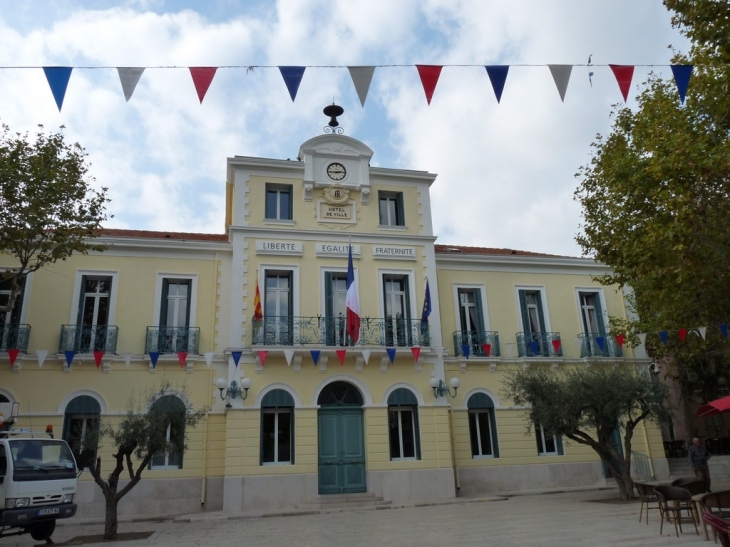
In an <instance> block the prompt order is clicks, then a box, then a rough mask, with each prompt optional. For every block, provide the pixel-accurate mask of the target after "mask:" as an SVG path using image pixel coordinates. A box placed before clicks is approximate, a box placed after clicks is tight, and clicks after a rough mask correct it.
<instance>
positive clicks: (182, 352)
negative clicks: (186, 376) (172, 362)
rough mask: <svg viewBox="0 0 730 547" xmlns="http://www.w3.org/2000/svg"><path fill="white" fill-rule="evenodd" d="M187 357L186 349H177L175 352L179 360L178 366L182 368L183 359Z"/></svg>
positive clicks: (183, 364)
mask: <svg viewBox="0 0 730 547" xmlns="http://www.w3.org/2000/svg"><path fill="white" fill-rule="evenodd" d="M187 358H188V352H187V351H178V352H177V360H178V361H180V368H183V367H184V366H185V361H186V359H187Z"/></svg>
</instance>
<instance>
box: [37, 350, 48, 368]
mask: <svg viewBox="0 0 730 547" xmlns="http://www.w3.org/2000/svg"><path fill="white" fill-rule="evenodd" d="M36 355H37V356H38V368H40V367H42V366H43V361H45V360H46V357H48V351H47V350H44V349H39V350H36Z"/></svg>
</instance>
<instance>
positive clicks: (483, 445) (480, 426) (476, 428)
mask: <svg viewBox="0 0 730 547" xmlns="http://www.w3.org/2000/svg"><path fill="white" fill-rule="evenodd" d="M467 408H468V419H469V439H470V441H471V456H472V458H473V459H479V458H498V457H499V446H498V441H497V424H496V417H495V414H494V401H492V398H491V397H490V396H489V395H487V394H486V393H475V394H473V395H472V396H471V397H469V400H468V401H467Z"/></svg>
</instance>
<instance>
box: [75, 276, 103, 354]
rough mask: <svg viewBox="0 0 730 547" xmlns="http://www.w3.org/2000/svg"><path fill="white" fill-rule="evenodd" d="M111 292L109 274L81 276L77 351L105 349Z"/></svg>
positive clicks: (85, 351) (86, 351)
mask: <svg viewBox="0 0 730 547" xmlns="http://www.w3.org/2000/svg"><path fill="white" fill-rule="evenodd" d="M111 292H112V277H111V276H108V275H84V276H82V277H81V291H80V301H79V311H78V319H77V321H76V341H75V346H74V347H75V349H76V351H78V352H79V353H88V352H90V351H95V350H106V347H107V336H108V332H109V329H108V328H107V327H108V325H109V306H110V304H111Z"/></svg>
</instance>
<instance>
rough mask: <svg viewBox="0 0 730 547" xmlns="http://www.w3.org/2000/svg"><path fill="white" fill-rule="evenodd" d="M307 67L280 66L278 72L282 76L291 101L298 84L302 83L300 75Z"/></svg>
mask: <svg viewBox="0 0 730 547" xmlns="http://www.w3.org/2000/svg"><path fill="white" fill-rule="evenodd" d="M306 68H307V67H305V66H280V67H279V72H281V77H282V78H284V83H285V84H286V88H287V89H288V90H289V96H290V97H291V102H294V99H296V97H297V91H299V84H301V83H302V77H303V76H304V71H305V70H306Z"/></svg>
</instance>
